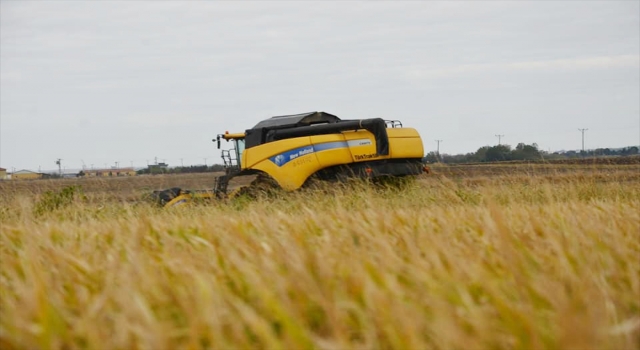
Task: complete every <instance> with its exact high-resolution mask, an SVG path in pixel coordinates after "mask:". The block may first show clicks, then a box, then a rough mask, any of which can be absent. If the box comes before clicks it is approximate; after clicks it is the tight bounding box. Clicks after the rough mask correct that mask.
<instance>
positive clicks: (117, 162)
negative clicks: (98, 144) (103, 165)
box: [115, 160, 120, 169]
mask: <svg viewBox="0 0 640 350" xmlns="http://www.w3.org/2000/svg"><path fill="white" fill-rule="evenodd" d="M115 163H116V169H118V164H119V163H120V162H119V161H117V160H116V162H115Z"/></svg>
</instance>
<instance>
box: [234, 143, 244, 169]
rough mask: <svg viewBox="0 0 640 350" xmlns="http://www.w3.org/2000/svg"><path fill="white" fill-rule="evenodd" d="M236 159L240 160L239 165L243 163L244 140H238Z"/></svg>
mask: <svg viewBox="0 0 640 350" xmlns="http://www.w3.org/2000/svg"><path fill="white" fill-rule="evenodd" d="M235 141H236V157H237V158H238V165H241V163H242V152H244V139H236V140H235Z"/></svg>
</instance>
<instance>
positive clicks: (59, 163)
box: [56, 158, 62, 176]
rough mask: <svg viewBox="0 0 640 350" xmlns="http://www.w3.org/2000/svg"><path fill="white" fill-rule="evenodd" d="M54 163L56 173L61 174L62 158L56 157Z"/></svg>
mask: <svg viewBox="0 0 640 350" xmlns="http://www.w3.org/2000/svg"><path fill="white" fill-rule="evenodd" d="M56 164H57V165H58V175H60V176H62V159H60V158H58V160H56Z"/></svg>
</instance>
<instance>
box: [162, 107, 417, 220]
mask: <svg viewBox="0 0 640 350" xmlns="http://www.w3.org/2000/svg"><path fill="white" fill-rule="evenodd" d="M222 140H226V141H228V142H232V144H233V147H232V149H230V150H223V151H222V159H223V161H224V165H225V169H226V174H225V175H223V176H220V177H218V178H216V182H215V186H214V188H213V189H211V190H201V191H185V190H181V189H179V188H172V189H169V190H165V191H156V192H155V195H156V198H157V199H158V201H159V202H160V203H161V204H162V205H164V206H165V207H170V206H174V205H177V204H181V203H186V202H189V201H192V200H194V199H205V200H206V199H213V198H228V197H232V196H235V195H237V194H242V193H252V191H254V190H255V189H262V188H265V187H280V188H283V189H285V190H289V191H293V190H297V189H299V188H300V187H302V186H303V185H305V183H308V182H309V180H310V179H311V178H315V179H318V180H327V181H331V180H340V179H343V178H348V177H364V178H377V177H383V176H393V177H403V176H411V175H419V174H421V173H422V172H424V171H428V169H427V168H425V167H424V165H423V164H422V158H423V156H424V149H423V145H422V139H421V138H420V135H419V134H418V132H417V131H416V130H415V129H413V128H404V127H402V124H401V123H400V122H399V121H397V120H394V121H385V120H383V119H380V118H374V119H358V120H341V119H340V118H338V117H336V116H335V115H332V114H329V113H325V112H311V113H303V114H296V115H286V116H278V117H273V118H269V119H266V120H263V121H261V122H259V123H258V124H257V125H256V126H254V127H253V128H251V129H248V130H245V132H244V133H225V134H220V135H218V136H217V138H216V139H214V142H217V145H218V149H220V147H221V141H222ZM246 176H253V179H252V181H251V182H250V183H249V182H248V181H247V180H246V178H245V181H244V184H243V185H242V186H235V185H234V184H233V182H234V181H236V180H238V179H242V178H243V177H246Z"/></svg>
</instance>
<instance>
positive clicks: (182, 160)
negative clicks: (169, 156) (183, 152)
mask: <svg viewBox="0 0 640 350" xmlns="http://www.w3.org/2000/svg"><path fill="white" fill-rule="evenodd" d="M180 166H181V167H183V168H184V159H183V158H180Z"/></svg>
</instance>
